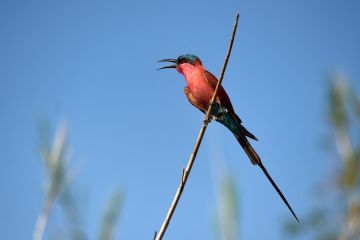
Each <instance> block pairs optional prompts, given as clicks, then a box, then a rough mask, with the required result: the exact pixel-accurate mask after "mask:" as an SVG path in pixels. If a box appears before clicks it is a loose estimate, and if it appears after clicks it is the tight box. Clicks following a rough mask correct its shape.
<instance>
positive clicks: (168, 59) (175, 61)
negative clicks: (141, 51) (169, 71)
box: [157, 58, 178, 70]
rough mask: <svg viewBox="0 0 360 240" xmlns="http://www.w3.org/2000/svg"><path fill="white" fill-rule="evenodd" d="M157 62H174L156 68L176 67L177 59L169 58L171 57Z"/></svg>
mask: <svg viewBox="0 0 360 240" xmlns="http://www.w3.org/2000/svg"><path fill="white" fill-rule="evenodd" d="M158 62H172V63H175V64H172V65H169V66H165V67H161V68H158V69H157V70H160V69H165V68H176V67H177V63H178V61H177V60H176V59H171V58H166V59H162V60H159V61H158Z"/></svg>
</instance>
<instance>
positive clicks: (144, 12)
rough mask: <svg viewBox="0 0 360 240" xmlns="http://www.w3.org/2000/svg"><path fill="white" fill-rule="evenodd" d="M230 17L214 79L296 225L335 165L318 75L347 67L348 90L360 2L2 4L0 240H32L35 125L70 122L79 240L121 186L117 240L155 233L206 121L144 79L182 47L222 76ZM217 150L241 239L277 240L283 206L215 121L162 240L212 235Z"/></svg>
mask: <svg viewBox="0 0 360 240" xmlns="http://www.w3.org/2000/svg"><path fill="white" fill-rule="evenodd" d="M238 11H239V12H240V14H241V15H240V22H239V27H238V34H237V38H236V40H235V43H234V48H233V53H232V56H231V58H230V62H229V65H228V70H227V72H226V75H225V79H224V82H223V85H224V86H225V88H226V89H227V91H228V93H229V95H230V97H231V98H232V103H233V105H234V107H235V110H236V111H237V113H238V115H239V116H240V117H241V118H242V120H243V123H244V125H245V126H246V127H247V128H248V129H249V130H250V131H252V132H253V133H254V134H255V135H256V136H257V137H258V138H259V139H260V141H259V142H256V143H254V147H255V148H256V149H257V150H258V152H259V154H260V155H261V156H262V158H263V161H264V164H265V165H266V166H267V168H268V170H269V172H270V173H271V174H272V175H273V177H274V179H275V180H276V181H277V182H278V184H279V186H280V188H281V189H282V190H283V192H284V193H285V195H286V196H287V198H288V200H289V201H290V202H291V204H292V205H293V207H294V209H295V211H296V212H297V213H298V216H299V218H300V219H301V217H302V215H304V214H305V213H306V212H308V210H309V208H310V207H311V205H312V197H311V193H312V192H313V191H312V189H313V188H314V187H315V186H316V184H317V183H318V182H319V181H320V179H322V178H324V177H326V176H328V175H329V173H330V172H331V164H330V163H331V161H329V159H328V156H329V155H328V154H326V153H324V149H323V148H322V147H321V143H322V142H323V140H324V138H325V137H327V136H329V134H328V133H327V120H326V117H325V109H324V106H325V105H324V98H325V93H326V92H325V90H326V89H327V88H326V87H327V85H326V84H327V80H326V77H327V76H328V75H329V74H331V73H333V72H337V71H341V72H345V73H346V74H347V76H349V78H350V81H351V82H352V84H353V85H354V86H355V87H356V88H357V89H358V90H359V89H360V27H359V23H360V14H359V12H360V4H359V2H358V1H356V0H353V1H350V0H349V1H340V0H329V1H310V0H305V1H285V0H284V1H266V0H263V1H231V0H226V1H194V0H183V1H165V0H163V1H137V0H134V1H69V0H65V1H16V0H15V1H13V0H11V1H10V0H9V1H7V0H1V1H0V133H1V135H0V136H1V138H0V161H1V168H0V182H1V185H0V186H1V187H0V195H1V198H0V212H1V218H0V239H29V238H31V236H32V231H33V228H34V225H35V221H36V218H37V214H38V212H39V211H40V207H41V204H42V197H43V196H42V187H43V186H42V184H43V177H44V176H43V172H44V171H43V168H42V165H41V162H40V159H39V154H38V145H37V132H36V123H37V121H38V120H39V119H43V118H46V119H49V121H50V123H51V124H52V126H54V128H55V126H56V125H57V124H58V123H59V122H60V121H62V120H65V121H66V122H67V123H68V126H69V134H70V136H69V140H70V154H71V159H72V161H73V162H79V163H80V165H81V171H80V172H79V174H78V176H77V178H76V181H75V185H76V189H79V194H80V195H81V197H80V204H81V210H82V219H83V226H84V228H85V230H86V232H87V234H88V236H89V237H90V239H95V236H96V235H97V230H98V229H97V225H98V222H99V219H100V216H101V213H102V210H103V206H104V204H105V202H106V200H107V198H108V197H109V195H110V194H111V192H112V191H113V190H115V189H116V188H117V187H120V188H121V189H122V190H123V191H124V193H125V202H124V206H123V209H122V213H121V219H120V222H119V225H118V229H117V237H118V238H119V239H151V238H152V236H153V233H154V231H155V230H157V229H158V228H159V227H160V225H161V223H162V221H163V218H164V216H165V214H166V211H167V209H168V206H169V204H170V202H171V200H172V197H173V195H174V193H175V191H176V188H177V186H178V183H179V179H180V176H181V169H182V167H184V166H185V165H186V162H187V160H188V157H189V155H190V152H191V150H192V148H193V145H194V143H195V140H196V136H197V134H198V131H199V128H200V126H201V121H202V119H203V116H202V114H201V113H200V112H199V111H198V110H196V109H194V108H192V106H191V105H190V104H188V102H187V100H186V98H185V96H184V93H183V88H184V86H185V82H184V80H183V79H182V78H181V76H180V75H178V74H177V73H176V71H174V70H163V71H156V68H158V67H160V66H162V65H161V64H158V63H156V61H157V60H159V59H162V58H176V57H177V56H179V55H181V54H184V53H193V54H196V55H198V56H199V57H200V58H201V59H202V62H203V64H204V65H205V67H206V68H207V69H209V70H210V71H211V72H213V73H214V74H215V75H218V74H219V71H220V69H221V66H222V63H223V59H224V57H225V53H226V50H227V47H228V42H229V38H230V35H231V29H232V25H233V22H234V17H235V13H236V12H238ZM215 153H221V154H219V155H221V156H222V159H221V161H223V162H226V165H227V166H228V167H229V168H230V169H231V171H230V172H231V173H232V174H233V175H234V177H235V179H236V183H237V187H238V191H239V193H240V207H239V209H240V210H239V214H240V231H241V237H242V239H284V238H285V236H284V235H283V233H282V231H281V225H282V223H283V222H284V221H285V220H286V219H287V218H289V219H291V215H290V213H289V212H288V210H287V209H286V207H285V206H284V205H283V203H282V202H281V200H280V198H279V197H278V196H277V194H276V192H275V191H274V190H273V189H272V187H271V185H270V184H269V183H268V182H267V180H266V179H265V177H264V176H263V175H262V173H261V171H260V169H258V168H255V167H253V166H252V165H251V164H250V162H249V160H248V159H247V158H246V156H245V154H244V153H243V152H242V150H241V148H240V147H239V146H238V143H237V142H236V140H235V139H234V138H233V136H232V135H231V134H230V133H229V132H228V131H227V130H226V129H225V128H223V127H221V126H220V125H219V124H217V123H213V124H211V125H210V127H209V128H208V131H207V132H206V135H205V138H204V141H203V144H202V146H201V148H200V151H199V154H198V158H197V161H196V163H195V166H194V168H193V171H192V173H191V175H190V179H189V182H188V185H187V186H186V190H185V192H184V194H183V198H182V199H181V202H180V204H179V207H178V209H177V210H176V212H175V215H174V218H173V221H172V223H171V225H170V227H169V229H168V232H167V234H166V239H173V240H177V239H211V238H212V234H213V231H212V229H211V227H212V225H211V221H212V218H213V217H214V214H215V213H216V210H215V206H216V205H215V204H216V201H215V189H214V181H213V179H214V176H213V166H212V165H211V161H212V160H211V159H214V155H216V154H215ZM57 218H58V217H57V213H55V214H53V215H52V218H51V219H52V220H51V221H50V225H49V229H48V230H49V231H48V232H51V231H52V230H54V229H56V224H57V220H56V219H57ZM48 232H47V233H48Z"/></svg>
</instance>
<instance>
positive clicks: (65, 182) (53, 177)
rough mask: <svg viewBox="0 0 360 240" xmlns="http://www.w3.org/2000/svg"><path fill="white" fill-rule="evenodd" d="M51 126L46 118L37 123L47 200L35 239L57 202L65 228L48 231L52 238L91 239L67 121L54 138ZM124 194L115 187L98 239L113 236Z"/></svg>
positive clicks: (34, 235) (40, 215)
mask: <svg viewBox="0 0 360 240" xmlns="http://www.w3.org/2000/svg"><path fill="white" fill-rule="evenodd" d="M50 129H51V128H50V126H49V124H48V122H47V121H40V122H39V124H38V135H39V150H40V156H41V160H42V163H43V166H44V169H45V175H46V177H45V179H44V186H45V187H44V200H43V206H42V209H41V211H40V213H39V216H38V219H37V222H36V226H35V229H34V233H33V239H34V240H41V239H43V238H44V235H45V230H46V228H47V225H48V221H49V218H50V215H51V212H52V210H53V208H54V205H56V204H57V205H59V207H60V208H61V210H62V211H63V213H64V215H65V216H66V224H64V225H66V228H65V231H63V230H59V231H57V232H56V234H51V233H50V234H48V235H49V236H51V238H52V239H74V240H83V239H88V237H87V236H86V234H85V232H84V230H83V228H82V224H81V221H80V220H81V218H80V211H79V207H78V199H76V198H75V197H74V194H73V193H72V192H73V190H72V188H71V187H72V184H73V179H74V177H75V176H76V175H77V172H78V171H77V168H75V167H69V154H68V137H67V125H66V124H65V123H60V124H59V126H58V127H57V129H56V132H55V134H54V139H53V141H52V142H51V140H50V139H51V137H50V136H51V134H50V132H51V131H50ZM122 200H123V196H122V194H121V192H120V191H119V190H117V191H115V192H114V193H113V195H112V196H111V198H110V200H109V203H108V205H107V206H106V209H105V212H104V216H103V219H102V221H101V222H100V234H99V239H101V240H110V239H114V235H115V227H116V224H117V220H118V218H119V210H120V208H121V206H122V202H123V201H122Z"/></svg>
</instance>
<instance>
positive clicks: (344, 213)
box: [284, 75, 360, 240]
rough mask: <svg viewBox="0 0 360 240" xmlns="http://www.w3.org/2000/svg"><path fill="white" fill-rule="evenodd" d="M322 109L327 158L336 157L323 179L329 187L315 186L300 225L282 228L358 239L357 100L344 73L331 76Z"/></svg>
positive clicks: (327, 238)
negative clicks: (326, 131) (327, 136)
mask: <svg viewBox="0 0 360 240" xmlns="http://www.w3.org/2000/svg"><path fill="white" fill-rule="evenodd" d="M326 110H327V112H326V113H327V116H328V120H329V132H330V133H331V137H330V139H331V142H332V147H331V148H330V151H329V153H330V158H329V159H337V160H338V161H337V163H336V164H335V166H334V170H333V173H332V174H331V175H330V177H329V178H327V179H325V183H324V185H326V186H330V187H326V188H322V189H321V191H319V189H317V190H318V191H317V195H316V196H315V197H316V199H315V200H316V202H318V204H317V205H316V206H313V208H312V209H311V211H310V212H309V213H308V214H307V216H306V217H305V218H304V219H303V220H302V223H301V224H300V225H297V224H293V223H292V222H290V221H289V222H287V223H286V224H285V226H284V229H285V231H286V232H287V234H288V236H291V237H292V238H293V237H294V236H299V235H301V234H310V235H311V236H312V239H319V240H332V239H334V240H335V239H339V240H352V239H360V131H359V126H360V124H359V123H360V101H359V96H358V94H357V93H356V92H355V90H354V88H352V87H351V85H350V83H349V82H348V80H347V78H346V77H345V76H343V75H336V76H332V77H331V79H330V83H329V87H328V97H327V101H326ZM329 164H331V162H329ZM320 193H321V194H320Z"/></svg>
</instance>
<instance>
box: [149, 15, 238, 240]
mask: <svg viewBox="0 0 360 240" xmlns="http://www.w3.org/2000/svg"><path fill="white" fill-rule="evenodd" d="M238 20H239V13H237V14H236V18H235V24H234V28H233V32H232V36H231V40H230V44H229V49H228V51H227V53H226V57H225V61H224V64H223V66H222V70H221V74H220V77H219V81H218V83H217V85H216V88H215V91H214V94H213V96H212V98H211V101H210V106H209V108H208V110H207V112H206V115H205V118H204V121H203V125H202V127H201V129H200V132H199V135H198V137H197V140H196V143H195V146H194V150H193V151H192V153H191V155H190V159H189V162H188V164H187V166H186V169H185V170H184V169H183V171H182V177H181V182H180V185H179V187H178V189H177V191H176V194H175V196H174V199H173V201H172V203H171V205H170V208H169V211H168V213H167V215H166V217H165V220H164V222H163V224H162V226H161V228H160V230H159V232H158V234H157V236H156V240H161V239H162V238H163V236H164V234H165V232H166V229H167V227H168V225H169V223H170V220H171V218H172V215H173V213H174V211H175V209H176V206H177V204H178V202H179V199H180V197H181V194H182V192H183V190H184V187H185V184H186V181H187V179H188V177H189V175H190V171H191V168H192V166H193V164H194V161H195V158H196V155H197V152H198V150H199V147H200V144H201V141H202V138H203V136H204V133H205V130H206V128H207V126H208V123H209V122H210V116H211V114H210V113H211V111H212V108H213V103H214V100H215V98H216V96H217V93H218V89H219V86H220V85H221V82H222V79H223V77H224V73H225V70H226V66H227V63H228V61H229V57H230V53H231V49H232V45H233V43H234V39H235V33H236V28H237V24H238Z"/></svg>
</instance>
